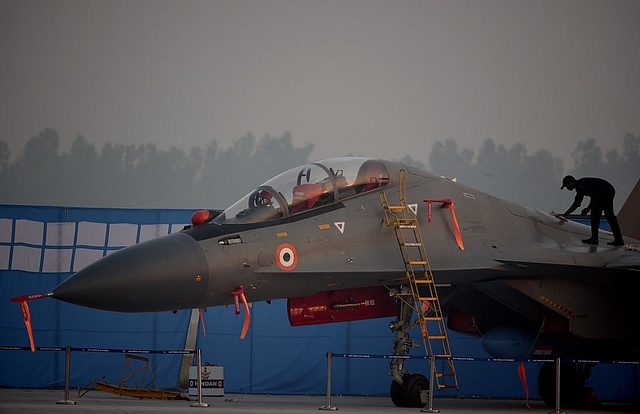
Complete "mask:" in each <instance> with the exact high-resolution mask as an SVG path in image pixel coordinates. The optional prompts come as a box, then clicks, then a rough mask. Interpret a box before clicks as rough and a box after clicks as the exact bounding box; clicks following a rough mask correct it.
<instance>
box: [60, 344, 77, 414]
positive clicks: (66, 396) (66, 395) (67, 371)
mask: <svg viewBox="0 0 640 414" xmlns="http://www.w3.org/2000/svg"><path fill="white" fill-rule="evenodd" d="M70 376H71V347H70V346H67V348H66V349H65V355H64V400H62V401H58V402H56V404H65V405H75V404H76V402H75V401H71V400H70V399H69V377H70Z"/></svg>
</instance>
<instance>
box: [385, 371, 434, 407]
mask: <svg viewBox="0 0 640 414" xmlns="http://www.w3.org/2000/svg"><path fill="white" fill-rule="evenodd" d="M402 381H403V384H402V385H400V384H398V383H397V382H395V381H392V382H391V389H390V391H389V395H390V396H391V401H393V403H394V404H395V405H396V406H397V407H414V408H415V407H424V406H425V405H426V404H425V403H423V402H422V399H421V398H420V392H421V391H423V390H428V389H429V380H428V379H427V378H426V377H425V376H424V375H421V374H404V375H403V376H402Z"/></svg>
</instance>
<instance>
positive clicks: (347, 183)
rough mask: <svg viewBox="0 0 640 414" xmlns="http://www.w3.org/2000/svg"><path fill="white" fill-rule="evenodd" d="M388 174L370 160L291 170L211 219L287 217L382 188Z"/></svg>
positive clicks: (321, 163)
mask: <svg viewBox="0 0 640 414" xmlns="http://www.w3.org/2000/svg"><path fill="white" fill-rule="evenodd" d="M388 183H389V172H388V171H387V168H386V167H385V165H384V163H382V161H380V160H377V159H373V158H363V157H344V158H331V159H327V160H322V161H318V162H314V163H310V164H306V165H303V166H301V167H296V168H292V169H290V170H288V171H285V172H283V173H282V174H280V175H277V176H276V177H274V178H272V179H270V180H269V181H267V182H265V183H264V184H262V185H261V186H259V187H257V188H256V189H255V190H253V191H251V192H250V193H249V194H247V195H246V196H244V197H243V198H241V199H240V200H239V201H237V202H236V203H235V204H233V205H232V206H231V207H229V208H227V209H226V210H225V211H224V212H223V213H222V214H220V215H219V216H218V217H216V218H215V219H214V222H216V223H221V224H223V223H256V222H262V221H268V220H273V219H277V218H280V217H289V216H291V215H294V214H298V213H301V212H303V211H307V210H309V209H313V208H317V207H321V206H325V205H327V204H331V203H334V202H336V201H337V200H342V199H344V198H347V197H350V196H353V195H356V194H359V193H362V192H366V191H371V190H374V189H376V188H380V187H383V186H385V185H387V184H388Z"/></svg>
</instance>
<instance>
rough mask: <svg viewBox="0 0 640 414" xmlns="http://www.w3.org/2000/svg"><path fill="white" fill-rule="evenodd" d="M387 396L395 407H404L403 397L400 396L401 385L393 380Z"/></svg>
mask: <svg viewBox="0 0 640 414" xmlns="http://www.w3.org/2000/svg"><path fill="white" fill-rule="evenodd" d="M389 396H390V397H391V401H393V403H394V404H395V406H396V407H405V405H404V396H403V394H402V385H400V384H398V383H397V382H395V381H393V380H392V381H391V387H390V389H389Z"/></svg>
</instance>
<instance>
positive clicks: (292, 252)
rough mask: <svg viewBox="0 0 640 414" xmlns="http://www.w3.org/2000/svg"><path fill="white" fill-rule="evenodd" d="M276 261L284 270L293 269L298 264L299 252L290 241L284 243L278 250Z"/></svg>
mask: <svg viewBox="0 0 640 414" xmlns="http://www.w3.org/2000/svg"><path fill="white" fill-rule="evenodd" d="M276 263H278V266H279V267H280V269H282V270H293V269H295V268H296V265H297V264H298V252H297V251H296V248H295V247H293V246H292V245H290V244H289V243H282V244H281V245H280V246H278V249H277V250H276Z"/></svg>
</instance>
